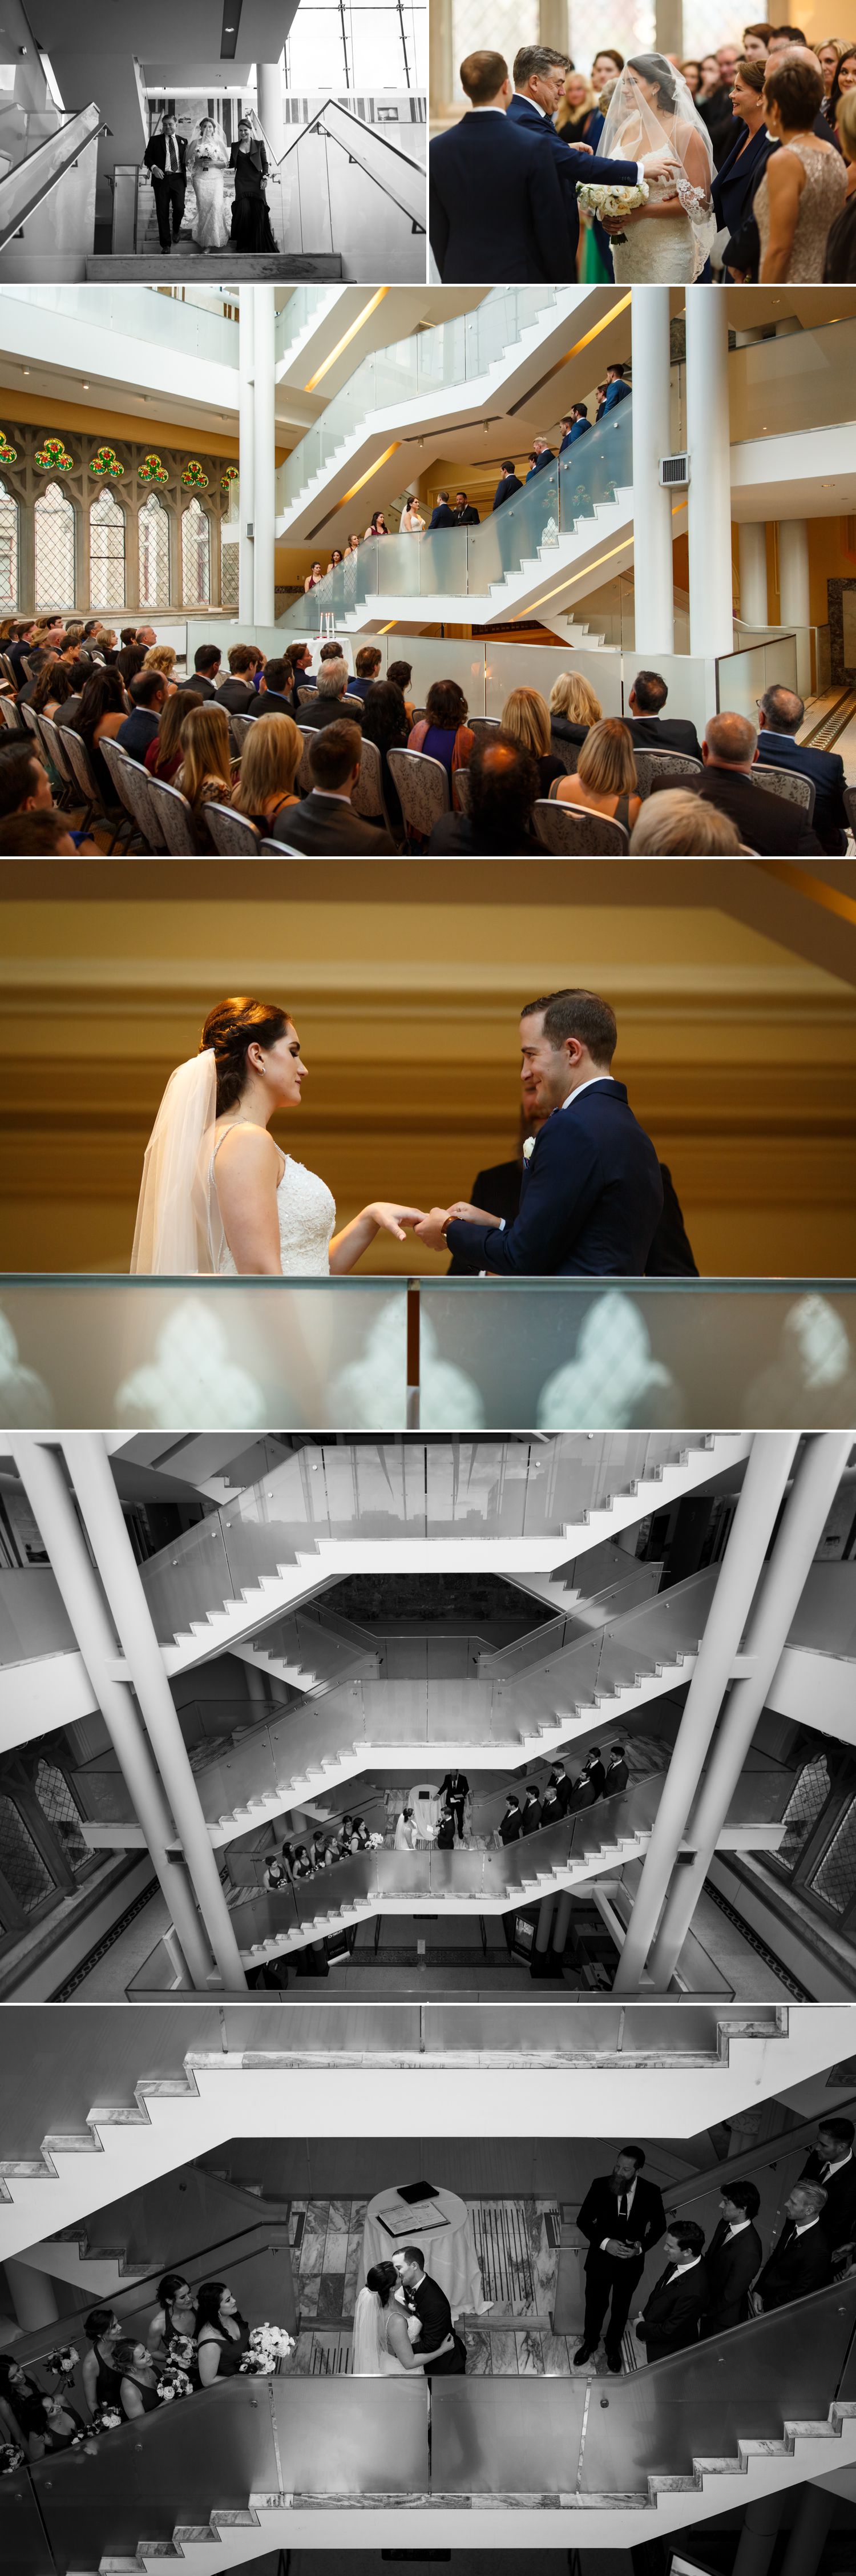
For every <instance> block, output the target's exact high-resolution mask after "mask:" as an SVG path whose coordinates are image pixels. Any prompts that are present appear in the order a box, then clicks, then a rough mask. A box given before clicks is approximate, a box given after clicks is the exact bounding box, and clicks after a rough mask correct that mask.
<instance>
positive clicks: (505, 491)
mask: <svg viewBox="0 0 856 2576" xmlns="http://www.w3.org/2000/svg"><path fill="white" fill-rule="evenodd" d="M522 490H523V485H522V483H521V480H520V476H519V474H501V475H500V478H499V482H498V484H497V487H496V491H495V493H494V496H493V506H494V509H495V510H501V509H502V504H503V501H510V500H511V496H512V493H513V492H522Z"/></svg>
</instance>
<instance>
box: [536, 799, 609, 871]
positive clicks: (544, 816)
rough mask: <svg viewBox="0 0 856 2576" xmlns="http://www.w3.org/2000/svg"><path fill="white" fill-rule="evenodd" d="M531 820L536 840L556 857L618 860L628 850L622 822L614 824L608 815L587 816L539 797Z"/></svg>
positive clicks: (575, 808) (580, 808)
mask: <svg viewBox="0 0 856 2576" xmlns="http://www.w3.org/2000/svg"><path fill="white" fill-rule="evenodd" d="M532 820H533V823H534V825H535V830H536V832H537V834H538V839H539V841H543V844H544V848H545V850H552V851H554V852H555V855H556V857H557V858H565V859H608V858H619V857H620V856H621V853H622V851H624V850H626V849H627V848H628V847H629V835H628V833H627V832H625V829H624V825H623V823H616V822H615V821H614V820H613V817H612V815H610V814H594V813H591V814H589V813H587V812H586V810H585V808H584V806H582V805H557V804H556V803H555V801H554V800H553V799H551V798H550V797H547V796H539V797H538V800H537V803H536V804H535V805H533V808H532Z"/></svg>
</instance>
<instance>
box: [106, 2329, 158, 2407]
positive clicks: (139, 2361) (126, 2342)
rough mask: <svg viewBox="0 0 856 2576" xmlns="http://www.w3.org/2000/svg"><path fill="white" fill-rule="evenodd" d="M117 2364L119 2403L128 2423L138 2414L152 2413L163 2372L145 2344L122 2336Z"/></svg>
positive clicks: (117, 2349)
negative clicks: (119, 2375) (119, 2374)
mask: <svg viewBox="0 0 856 2576" xmlns="http://www.w3.org/2000/svg"><path fill="white" fill-rule="evenodd" d="M116 2367H117V2369H118V2370H119V2372H120V2373H121V2377H120V2382H119V2403H120V2405H121V2408H122V2413H123V2415H124V2416H125V2417H126V2418H127V2421H128V2423H130V2424H133V2423H136V2420H137V2417H138V2416H140V2415H153V2414H154V2412H155V2408H156V2406H157V2402H158V2388H159V2386H160V2382H161V2379H162V2377H163V2373H162V2371H161V2370H160V2369H159V2368H158V2365H157V2363H156V2361H155V2360H154V2358H153V2356H152V2354H151V2353H150V2352H149V2351H148V2350H147V2347H146V2345H145V2344H144V2343H134V2342H133V2340H132V2339H131V2337H130V2336H129V2337H128V2338H127V2339H125V2338H123V2339H122V2340H121V2341H120V2342H119V2343H117V2345H116Z"/></svg>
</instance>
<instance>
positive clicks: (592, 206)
mask: <svg viewBox="0 0 856 2576" xmlns="http://www.w3.org/2000/svg"><path fill="white" fill-rule="evenodd" d="M577 196H578V198H579V201H580V205H581V206H585V207H587V208H588V211H589V213H590V214H592V215H605V216H606V218H607V222H609V223H613V222H617V221H620V219H621V217H622V215H629V214H631V213H632V211H633V208H634V206H645V205H647V203H648V181H647V179H641V180H639V181H638V182H637V185H636V186H635V187H634V188H609V187H605V186H603V185H598V186H596V185H595V183H594V181H593V180H586V179H578V181H577Z"/></svg>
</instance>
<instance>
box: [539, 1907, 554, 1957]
mask: <svg viewBox="0 0 856 2576" xmlns="http://www.w3.org/2000/svg"><path fill="white" fill-rule="evenodd" d="M555 1902H556V1899H555V1897H554V1896H542V1898H541V1903H540V1905H539V1907H538V1922H537V1925H536V1929H535V1948H536V1950H540V1951H544V1950H549V1947H550V1925H551V1923H552V1920H553V1907H554V1905H555Z"/></svg>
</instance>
